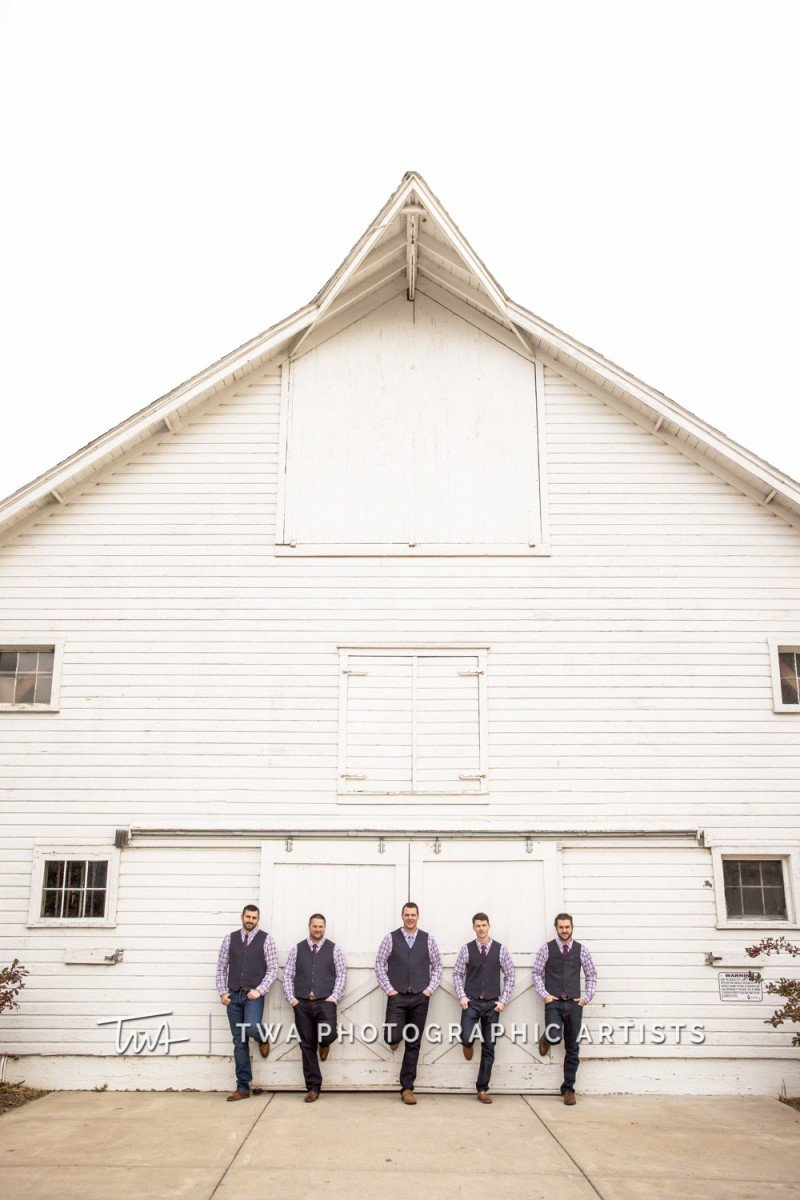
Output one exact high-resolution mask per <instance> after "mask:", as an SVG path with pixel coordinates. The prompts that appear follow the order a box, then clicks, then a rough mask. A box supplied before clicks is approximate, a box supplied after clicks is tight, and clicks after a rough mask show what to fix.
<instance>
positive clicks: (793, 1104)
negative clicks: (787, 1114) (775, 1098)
mask: <svg viewBox="0 0 800 1200" xmlns="http://www.w3.org/2000/svg"><path fill="white" fill-rule="evenodd" d="M779 1099H780V1102H781V1104H788V1105H789V1108H794V1109H796V1110H797V1112H800V1096H780V1097H779Z"/></svg>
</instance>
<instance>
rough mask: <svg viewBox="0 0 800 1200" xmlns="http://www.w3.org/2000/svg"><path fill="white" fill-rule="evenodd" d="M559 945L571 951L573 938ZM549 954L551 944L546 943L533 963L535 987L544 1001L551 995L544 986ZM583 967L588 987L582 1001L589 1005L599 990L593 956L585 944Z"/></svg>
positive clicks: (583, 948) (538, 951) (582, 956)
mask: <svg viewBox="0 0 800 1200" xmlns="http://www.w3.org/2000/svg"><path fill="white" fill-rule="evenodd" d="M556 941H558V938H556ZM559 945H561V946H567V947H568V949H570V950H571V949H572V938H570V939H569V941H568V942H559ZM549 954H550V943H549V942H545V944H544V945H543V946H540V947H539V949H538V950H537V951H536V958H535V959H534V962H533V972H532V975H533V986H534V987H535V988H536V991H537V992H538V994H539V995H540V996H541V997H542V999H543V1000H544V998H545V996H547V995H549V993H548V991H547V988H546V987H545V986H544V968H545V964H546V963H547V958H548V955H549ZM581 966H582V967H583V977H584V982H585V985H586V986H585V987H584V989H583V995H582V996H581V999H582V1000H585V1001H586V1003H587V1004H589V1002H590V1001H591V999H592V997H593V996H594V994H595V991H596V990H597V971H596V970H595V965H594V963H593V962H592V956H591V954H590V953H589V951H588V950H587V949H586V947H585V946H584V945H583V943H581Z"/></svg>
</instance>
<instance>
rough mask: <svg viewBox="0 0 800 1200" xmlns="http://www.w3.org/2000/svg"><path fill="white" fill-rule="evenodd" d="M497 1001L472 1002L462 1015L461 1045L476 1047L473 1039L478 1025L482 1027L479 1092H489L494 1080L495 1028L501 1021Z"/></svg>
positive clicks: (477, 1085)
mask: <svg viewBox="0 0 800 1200" xmlns="http://www.w3.org/2000/svg"><path fill="white" fill-rule="evenodd" d="M496 1004H497V1001H496V1000H470V1002H469V1007H468V1008H465V1009H464V1011H463V1012H462V1014H461V1044H462V1046H469V1045H470V1044H472V1045H474V1041H473V1038H474V1037H475V1030H476V1029H477V1027H478V1025H480V1027H481V1037H482V1038H483V1043H482V1046H481V1065H480V1067H479V1069H478V1082H477V1084H476V1085H475V1086H476V1087H477V1089H478V1091H479V1092H488V1090H489V1080H490V1079H491V1078H492V1067H493V1066H494V1040H495V1036H496V1030H495V1026H496V1025H497V1023H498V1021H499V1020H500V1013H499V1012H498V1011H497V1009H496V1008H495V1005H496Z"/></svg>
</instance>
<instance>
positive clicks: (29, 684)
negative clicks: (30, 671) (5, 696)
mask: <svg viewBox="0 0 800 1200" xmlns="http://www.w3.org/2000/svg"><path fill="white" fill-rule="evenodd" d="M35 690H36V676H35V675H18V676H17V690H16V692H15V693H14V700H15V701H16V703H17V704H33V694H34V692H35Z"/></svg>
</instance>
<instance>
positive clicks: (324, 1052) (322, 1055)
mask: <svg viewBox="0 0 800 1200" xmlns="http://www.w3.org/2000/svg"><path fill="white" fill-rule="evenodd" d="M330 1052H331V1048H330V1046H320V1048H319V1061H320V1062H327V1061H328V1055H329V1054H330Z"/></svg>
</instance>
